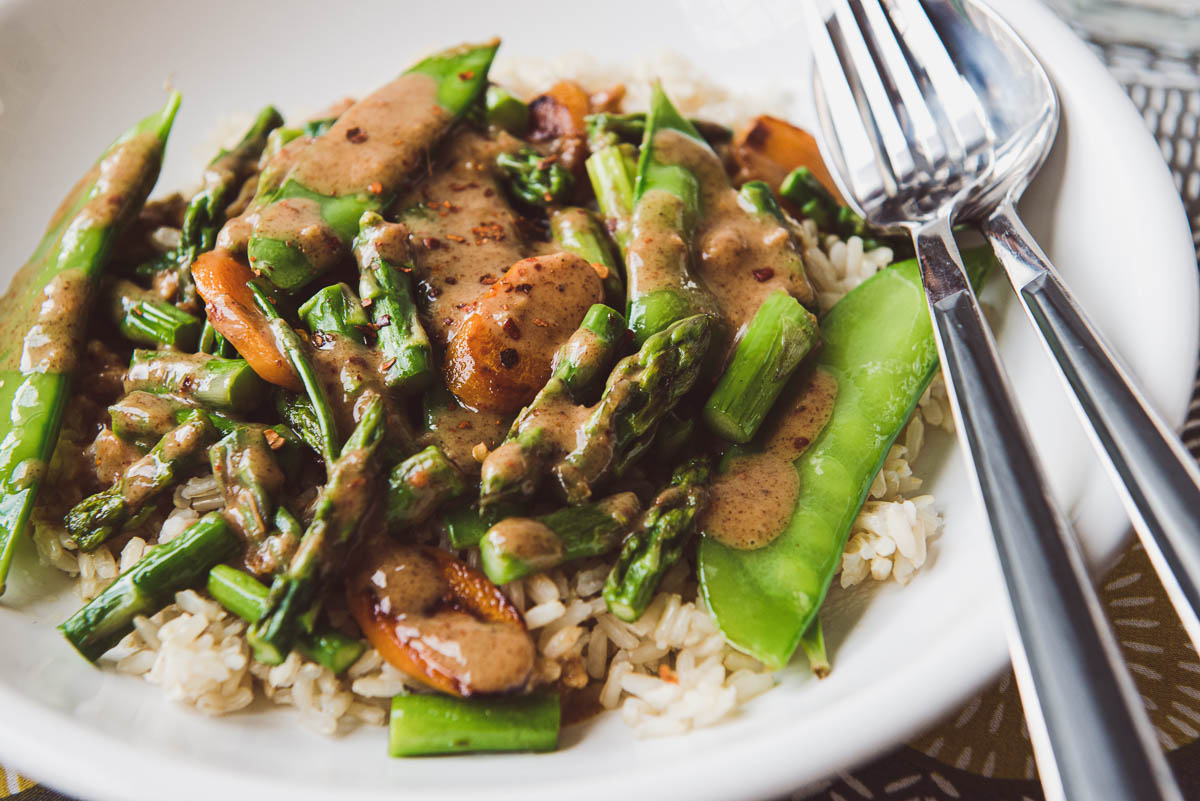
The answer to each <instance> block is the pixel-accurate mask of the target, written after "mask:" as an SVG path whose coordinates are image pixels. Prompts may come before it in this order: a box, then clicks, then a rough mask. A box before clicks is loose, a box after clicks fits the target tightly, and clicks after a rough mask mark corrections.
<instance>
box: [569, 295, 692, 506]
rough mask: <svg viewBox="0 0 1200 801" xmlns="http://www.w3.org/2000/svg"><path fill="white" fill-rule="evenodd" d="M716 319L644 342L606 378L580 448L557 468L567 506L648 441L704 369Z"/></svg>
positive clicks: (682, 325)
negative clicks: (642, 440) (630, 452)
mask: <svg viewBox="0 0 1200 801" xmlns="http://www.w3.org/2000/svg"><path fill="white" fill-rule="evenodd" d="M712 329H713V318H712V317H709V316H708V315H704V314H697V315H694V316H692V317H687V318H685V319H683V320H680V321H679V322H677V323H674V324H673V325H671V326H670V327H669V328H667V329H666V330H664V331H660V332H659V333H657V334H654V335H653V336H651V337H650V338H649V339H647V340H646V342H645V344H643V345H642V347H641V349H640V350H639V351H638V352H637V353H635V354H633V355H632V356H627V357H626V358H624V359H622V360H621V361H620V362H619V363H618V364H617V366H616V367H615V368H613V371H612V373H611V374H610V375H609V377H608V383H607V384H606V385H605V387H604V395H603V396H601V398H600V402H599V403H598V404H596V406H595V407H594V408H593V409H592V411H591V413H590V414H589V415H588V418H587V420H586V421H585V422H584V424H583V425H582V426H581V428H580V430H579V431H578V433H577V435H576V442H578V443H579V444H578V445H577V446H576V447H575V449H574V450H572V451H571V452H570V453H568V454H567V455H566V456H564V457H563V458H562V459H561V460H560V461H559V462H558V463H557V464H556V465H555V466H554V468H553V472H554V475H555V478H556V479H557V480H558V484H559V487H560V489H561V490H562V492H563V495H564V496H565V497H566V499H567V501H568V502H569V503H572V504H578V503H583V502H584V501H586V500H587V499H588V498H589V497H591V494H592V487H593V485H595V484H596V483H597V482H599V481H600V480H601V479H602V478H604V477H605V476H606V475H607V474H608V472H609V471H610V469H611V468H612V465H613V464H614V462H621V461H622V459H623V457H624V455H625V454H626V452H627V451H628V450H629V449H630V448H631V447H632V446H634V445H635V444H636V443H637V442H638V440H639V439H641V438H643V437H645V436H646V435H647V434H648V433H649V432H650V431H651V430H652V429H653V428H654V426H656V425H657V424H658V422H659V420H661V419H662V417H663V415H665V414H666V413H667V412H668V411H670V410H671V409H673V408H674V407H675V405H676V404H677V403H679V400H680V398H682V397H683V396H684V395H685V394H687V392H688V390H690V389H691V388H692V385H693V384H695V383H696V379H697V378H698V377H699V375H700V370H701V368H702V367H703V363H704V356H705V354H707V353H708V349H709V345H710V343H711V341H712Z"/></svg>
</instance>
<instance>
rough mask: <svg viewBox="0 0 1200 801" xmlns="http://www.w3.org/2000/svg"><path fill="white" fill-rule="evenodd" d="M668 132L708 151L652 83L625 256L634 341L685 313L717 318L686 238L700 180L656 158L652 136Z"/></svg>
mask: <svg viewBox="0 0 1200 801" xmlns="http://www.w3.org/2000/svg"><path fill="white" fill-rule="evenodd" d="M668 133H670V134H674V135H678V136H681V137H685V138H686V139H689V140H691V141H692V142H694V143H695V145H696V146H697V147H699V148H703V149H704V150H706V151H710V148H709V146H708V144H707V143H706V142H705V141H704V139H703V138H701V136H700V134H699V133H697V132H696V129H695V128H694V127H693V126H692V124H691V123H690V122H688V121H687V120H685V119H684V118H683V117H682V116H680V114H679V112H678V111H677V110H676V109H675V107H674V106H673V105H671V101H670V100H669V99H668V98H667V96H666V94H665V93H664V92H663V90H662V86H661V85H659V84H657V83H656V84H655V85H654V90H653V95H652V97H651V101H650V115H649V117H648V118H647V120H646V134H645V137H644V139H643V141H642V151H641V157H640V159H639V160H638V172H637V183H636V184H635V186H634V195H633V200H634V203H633V219H632V222H631V224H630V240H629V246H628V248H627V252H626V255H625V266H626V271H627V273H628V275H627V276H626V280H627V283H628V286H629V327H630V328H631V329H633V338H634V344H635V345H638V346H640V345H641V344H642V343H643V342H645V341H646V338H647V337H650V336H652V335H653V334H656V333H658V332H659V331H662V330H664V329H665V328H666V327H667V326H669V325H670V324H671V323H674V322H676V321H678V320H682V319H684V318H685V317H691V316H692V315H695V314H707V315H712V316H713V317H715V318H717V317H719V309H718V306H717V302H716V299H714V298H713V296H712V295H711V294H710V293H709V292H708V290H707V289H705V288H704V287H703V285H702V284H701V283H700V282H698V281H697V280H695V278H694V277H693V276H692V274H691V266H690V261H691V256H690V249H689V247H688V243H689V242H690V241H691V238H692V233H693V231H694V229H695V226H696V223H697V221H698V219H699V217H700V212H701V208H700V184H699V181H698V180H697V179H696V176H695V175H694V174H693V173H692V172H691V170H689V169H688V168H687V167H685V166H683V165H681V164H673V163H668V162H665V161H663V160H662V159H661V158H660V156H659V146H658V145H657V139H658V137H659V136H660V135H665V134H668ZM714 157H715V156H714Z"/></svg>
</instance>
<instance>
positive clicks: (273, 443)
mask: <svg viewBox="0 0 1200 801" xmlns="http://www.w3.org/2000/svg"><path fill="white" fill-rule="evenodd" d="M263 439H265V440H266V441H267V445H268V446H269V447H270V448H271V450H273V451H277V450H279V449H280V448H281V447H283V442H284V440H283V437H281V436H279V434H278V432H275V431H273V430H271V429H269V428H268V429H266V430H265V431H263Z"/></svg>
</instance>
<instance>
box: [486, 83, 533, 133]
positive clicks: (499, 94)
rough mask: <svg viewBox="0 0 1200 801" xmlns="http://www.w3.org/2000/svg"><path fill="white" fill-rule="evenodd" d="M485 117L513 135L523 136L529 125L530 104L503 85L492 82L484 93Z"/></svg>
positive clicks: (489, 123)
mask: <svg viewBox="0 0 1200 801" xmlns="http://www.w3.org/2000/svg"><path fill="white" fill-rule="evenodd" d="M484 109H485V112H484V119H485V121H486V122H487V124H488V125H494V126H496V127H497V128H503V129H504V130H506V131H508V132H509V133H510V134H512V135H513V136H523V135H524V134H525V129H526V128H528V127H529V105H528V104H527V103H524V102H523V101H521V100H520V99H518V98H517V97H515V96H514V95H513V94H512V92H510V91H508V90H507V89H505V88H504V87H503V86H497V85H496V84H492V85H491V86H489V87H488V88H487V92H486V93H485V94H484Z"/></svg>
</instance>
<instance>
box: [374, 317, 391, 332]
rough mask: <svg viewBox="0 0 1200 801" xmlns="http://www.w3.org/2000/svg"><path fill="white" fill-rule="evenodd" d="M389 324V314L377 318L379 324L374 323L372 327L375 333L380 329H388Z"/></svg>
mask: <svg viewBox="0 0 1200 801" xmlns="http://www.w3.org/2000/svg"><path fill="white" fill-rule="evenodd" d="M391 324H392V315H390V314H385V315H383V316H382V317H380V318H379V322H377V323H375V325H374V326H373V328H374V329H375V330H376V331H378V330H379V329H380V328H387V327H388V326H389V325H391Z"/></svg>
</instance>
